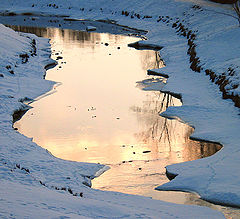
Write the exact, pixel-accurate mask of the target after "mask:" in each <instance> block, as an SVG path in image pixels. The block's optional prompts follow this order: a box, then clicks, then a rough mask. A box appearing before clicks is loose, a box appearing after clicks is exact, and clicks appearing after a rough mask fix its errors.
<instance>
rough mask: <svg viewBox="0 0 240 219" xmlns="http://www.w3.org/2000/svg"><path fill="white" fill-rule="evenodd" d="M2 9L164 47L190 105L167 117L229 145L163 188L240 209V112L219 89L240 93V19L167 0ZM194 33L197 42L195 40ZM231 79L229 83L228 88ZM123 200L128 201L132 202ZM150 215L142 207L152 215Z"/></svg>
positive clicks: (172, 83) (22, 4) (183, 169)
mask: <svg viewBox="0 0 240 219" xmlns="http://www.w3.org/2000/svg"><path fill="white" fill-rule="evenodd" d="M1 3H2V10H3V11H4V10H5V9H6V10H9V11H15V12H18V13H22V12H36V13H38V14H39V12H45V13H48V14H60V15H70V16H72V17H74V18H85V19H86V18H90V19H106V18H107V19H113V20H117V21H118V22H119V23H121V24H125V25H129V26H133V27H137V28H141V29H147V30H149V31H150V32H149V34H148V38H149V41H147V43H151V44H157V45H159V46H163V47H164V48H163V49H162V51H161V54H162V57H163V59H164V61H165V63H166V66H167V67H165V68H164V69H161V72H162V73H164V74H168V75H169V79H168V84H167V86H166V87H165V88H164V89H165V90H170V91H172V92H175V93H180V94H181V95H182V99H183V103H184V105H183V106H182V107H177V108H169V109H168V110H167V112H166V113H165V115H166V116H172V117H176V116H178V117H180V118H181V119H183V120H184V121H186V122H188V123H189V124H191V125H192V126H194V127H195V128H196V130H195V132H194V134H193V136H194V137H196V138H202V139H207V140H210V141H218V142H221V143H222V144H223V145H224V148H223V149H222V150H221V151H220V152H219V153H217V154H216V155H214V156H212V157H210V158H206V159H202V160H198V161H192V162H188V163H183V164H177V165H173V166H169V167H167V169H168V171H169V172H171V173H173V174H176V175H177V174H178V176H177V177H176V178H175V179H174V180H173V181H171V182H170V183H168V184H166V185H163V186H161V187H159V189H163V190H170V189H172V190H186V191H196V192H198V193H199V194H200V195H201V197H202V198H204V199H206V200H209V201H212V202H215V203H224V204H229V205H235V206H240V196H239V194H240V187H239V178H238V175H239V174H238V173H239V169H238V168H239V159H238V157H239V155H240V151H239V150H238V145H239V142H238V132H239V131H238V130H239V127H240V126H239V124H240V123H239V115H238V114H239V110H238V109H237V108H235V107H234V106H233V105H234V104H233V102H232V101H231V100H223V99H222V98H221V97H222V92H220V91H219V87H220V86H221V85H222V86H223V85H224V86H223V88H224V89H225V90H226V91H227V92H228V93H227V94H230V93H233V94H234V95H239V86H238V85H239V67H238V65H239V64H238V63H239V54H240V53H239V52H240V44H239V37H238V36H239V31H240V29H239V27H238V22H237V19H235V18H233V17H232V15H233V16H234V12H233V11H231V10H229V9H225V8H215V7H208V6H203V7H199V6H196V5H193V4H191V3H186V2H179V1H176V2H175V1H166V0H161V1H154V0H152V1H139V0H138V1H137V0H135V1H131V2H129V1H125V0H123V1H111V2H107V3H106V2H105V1H103V0H101V1H88V2H85V1H80V0H79V1H68V2H64V3H63V2H62V1H60V0H59V1H58V0H55V1H52V2H51V3H49V2H48V1H46V0H44V1H41V3H37V4H36V3H35V1H32V0H28V1H18V2H17V3H16V2H15V1H7V2H5V1H1ZM227 14H229V15H230V16H228V15H227ZM159 16H160V17H159ZM180 23H181V26H180ZM190 31H191V32H190ZM189 32H190V34H189ZM188 34H189V35H188ZM193 34H194V35H193ZM190 35H191V40H192V41H194V42H191V41H189V37H190ZM195 53H196V54H195ZM190 67H191V68H190ZM206 70H209V71H211V72H214V74H211V72H208V71H207V72H208V74H209V75H210V76H211V80H212V81H213V82H216V84H217V85H215V84H214V83H212V82H211V81H210V80H209V77H208V76H204V75H205V73H207V72H206ZM199 71H200V74H199V73H198V72H199ZM217 76H218V77H219V78H216V77H217ZM226 81H228V82H229V83H228V84H225V82H226ZM153 89H156V87H154V88H153ZM25 168H27V167H25ZM103 194H105V193H103ZM108 194H112V193H108ZM110 196H111V195H109V197H110ZM121 197H122V199H121V200H123V199H124V197H126V196H124V195H123V196H122V195H121ZM149 203H150V202H149ZM120 205H121V204H120ZM149 205H151V204H149ZM144 206H145V207H146V208H147V206H146V205H145V204H144ZM145 210H146V209H145V208H144V209H142V211H143V212H145V213H146V212H148V211H147V210H146V211H145ZM152 210H153V209H152ZM161 210H162V208H161ZM188 212H189V211H188ZM188 212H187V213H186V214H188ZM149 214H150V213H149ZM154 215H155V214H154ZM134 216H135V217H136V216H137V215H134ZM151 216H152V215H151ZM155 216H156V215H155ZM153 217H154V216H153ZM162 217H164V216H162ZM167 218H169V217H167ZM200 218H201V216H200ZM211 218H212V217H211Z"/></svg>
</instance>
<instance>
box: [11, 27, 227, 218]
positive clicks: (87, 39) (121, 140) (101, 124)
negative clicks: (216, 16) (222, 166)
mask: <svg viewBox="0 0 240 219" xmlns="http://www.w3.org/2000/svg"><path fill="white" fill-rule="evenodd" d="M11 28H13V29H15V30H18V31H22V32H28V33H34V34H36V35H38V36H42V37H46V38H50V39H51V44H52V51H53V53H52V58H53V59H56V60H57V57H59V56H61V57H62V58H61V59H59V60H57V61H58V65H57V66H56V67H55V68H53V69H51V70H49V71H48V74H47V75H46V79H48V80H54V81H58V82H61V83H62V85H61V86H59V87H58V89H57V92H56V93H54V94H53V95H50V96H47V97H45V98H43V99H41V100H39V101H37V102H34V103H32V104H31V106H32V107H33V109H31V110H29V111H28V112H27V113H26V114H25V116H24V117H23V118H22V119H21V120H20V121H18V122H16V123H15V124H14V127H16V128H18V129H19V131H20V132H21V133H22V134H24V135H26V136H28V137H33V140H34V141H35V142H36V143H38V144H39V145H41V146H42V147H44V148H46V149H48V150H49V151H51V153H52V154H54V155H55V156H57V157H60V158H63V159H68V160H76V161H82V162H95V163H98V162H99V163H104V164H107V165H109V166H110V167H111V169H110V170H109V171H107V172H105V173H104V174H103V175H101V177H98V178H96V179H94V180H93V188H95V189H101V190H110V191H118V192H125V193H129V194H137V195H144V196H150V197H152V198H154V199H160V200H164V201H170V202H175V203H180V204H198V205H204V206H208V207H211V208H214V209H218V210H221V211H224V212H225V213H226V214H228V212H230V213H231V209H230V210H229V208H225V209H224V207H220V206H217V205H212V204H210V203H207V202H204V201H202V200H200V199H199V197H198V196H197V195H195V194H190V193H183V192H164V191H156V190H154V189H155V188H156V187H157V186H158V185H161V184H163V183H166V182H168V181H169V180H168V178H167V177H166V174H165V166H167V165H170V164H174V163H179V162H185V161H190V160H196V159H200V158H203V157H207V156H211V155H213V154H214V153H216V152H217V151H218V150H220V148H221V146H220V145H219V144H215V143H211V142H204V141H196V140H192V139H190V138H189V136H190V135H191V134H192V133H193V131H194V129H193V128H192V127H190V126H188V125H187V124H185V123H182V122H180V121H178V120H173V119H167V118H164V117H161V116H159V114H160V113H161V112H163V111H165V110H166V109H167V108H168V107H170V106H181V105H182V102H181V99H179V98H180V96H179V95H171V94H170V93H162V92H159V91H145V90H143V88H146V87H147V86H149V85H151V84H152V83H157V84H158V85H159V87H161V86H164V83H166V79H164V78H162V77H159V76H157V75H150V76H148V75H147V70H148V69H153V68H161V67H163V66H164V63H163V61H162V59H161V57H160V55H159V52H158V51H149V50H140V51H138V50H135V49H132V48H129V47H127V44H129V43H132V42H135V41H137V40H138V39H137V38H133V37H132V38H131V37H126V36H122V35H113V34H100V33H93V32H91V33H90V32H81V31H74V30H69V29H68V30H65V29H58V28H35V27H23V26H11ZM136 81H137V84H136ZM135 85H136V86H135ZM177 97H178V98H177ZM56 110H57V111H56ZM49 118H51V120H50V119H49ZM32 127H35V128H34V129H33V128H32Z"/></svg>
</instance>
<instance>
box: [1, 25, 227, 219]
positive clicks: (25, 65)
mask: <svg viewBox="0 0 240 219" xmlns="http://www.w3.org/2000/svg"><path fill="white" fill-rule="evenodd" d="M0 39H1V40H0V44H1V52H0V57H1V62H0V64H1V65H0V66H1V74H2V76H1V78H0V89H1V96H0V98H1V101H0V112H1V113H0V130H1V131H0V150H1V155H0V156H1V157H0V176H1V181H0V185H1V189H0V197H1V199H0V203H1V204H0V217H1V218H43V217H46V218H62V217H68V218H100V217H101V218H210V217H211V218H223V216H222V215H221V213H219V212H216V211H213V210H210V209H208V208H204V207H197V206H196V207H195V206H190V207H189V206H183V205H175V204H169V203H164V202H161V201H156V200H151V199H150V198H144V197H139V196H130V195H125V194H120V193H113V192H102V191H96V190H92V189H90V188H89V187H88V186H89V185H90V183H91V182H90V179H91V178H92V177H94V175H95V174H99V173H100V172H101V171H102V168H103V165H100V164H88V163H77V162H71V161H64V160H61V159H58V158H55V157H53V156H52V155H51V154H50V153H49V152H48V151H46V150H45V149H43V148H41V147H39V146H37V145H36V144H35V143H33V142H32V140H31V139H29V138H27V137H25V136H23V135H21V134H19V133H18V132H17V130H14V129H13V128H12V119H13V118H12V114H13V113H14V112H15V111H16V110H17V109H25V108H26V106H25V105H24V104H23V103H22V102H24V101H30V100H31V99H34V98H36V97H38V96H40V95H42V94H44V93H46V92H47V91H49V90H50V89H51V88H52V87H53V86H54V84H55V82H51V81H46V80H44V79H43V76H44V74H45V69H44V68H45V66H47V65H49V64H51V63H53V61H52V60H51V59H50V58H49V55H50V49H49V43H48V40H47V39H41V38H37V37H36V36H33V35H30V34H18V33H16V32H14V31H12V30H10V29H8V28H6V27H4V26H3V25H0Z"/></svg>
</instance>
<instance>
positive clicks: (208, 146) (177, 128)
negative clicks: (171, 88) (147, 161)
mask: <svg viewBox="0 0 240 219" xmlns="http://www.w3.org/2000/svg"><path fill="white" fill-rule="evenodd" d="M180 105H181V101H180V100H178V99H177V98H175V97H173V96H172V95H170V94H169V93H161V92H151V93H148V94H147V100H146V101H144V102H143V105H142V106H141V107H139V106H132V107H131V111H133V112H134V113H136V116H137V120H138V122H139V125H140V127H141V131H139V132H138V133H136V134H135V137H136V138H137V139H138V141H139V142H143V143H144V144H147V145H152V147H153V148H155V150H157V152H158V153H159V152H169V153H170V152H175V154H176V152H178V154H177V155H176V156H178V157H177V158H181V159H183V160H182V161H187V160H194V159H199V158H202V157H207V156H210V155H212V154H214V153H215V152H216V151H218V150H219V149H220V148H221V146H219V145H217V144H214V143H207V142H199V141H193V140H190V139H189V136H190V135H191V134H192V133H193V131H194V129H193V128H192V127H190V126H188V125H186V124H184V123H182V122H180V121H177V120H170V119H167V118H163V117H161V116H159V114H160V113H161V112H163V111H165V110H166V109H167V108H168V107H170V106H180ZM171 156H172V155H171Z"/></svg>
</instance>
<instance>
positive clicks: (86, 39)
mask: <svg viewBox="0 0 240 219" xmlns="http://www.w3.org/2000/svg"><path fill="white" fill-rule="evenodd" d="M9 27H10V28H12V29H14V30H15V31H19V32H25V33H34V34H36V35H37V36H40V37H45V38H50V39H51V40H54V39H58V40H59V39H60V40H61V41H64V42H75V43H77V45H78V46H79V47H85V46H86V43H87V45H88V46H91V47H92V48H93V49H94V48H95V46H96V42H98V43H99V42H101V41H103V40H104V39H105V40H108V41H114V42H118V41H120V40H121V39H122V38H123V37H124V36H121V35H113V34H102V33H96V32H85V31H77V30H71V29H59V28H54V27H51V28H43V27H29V26H15V25H9Z"/></svg>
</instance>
